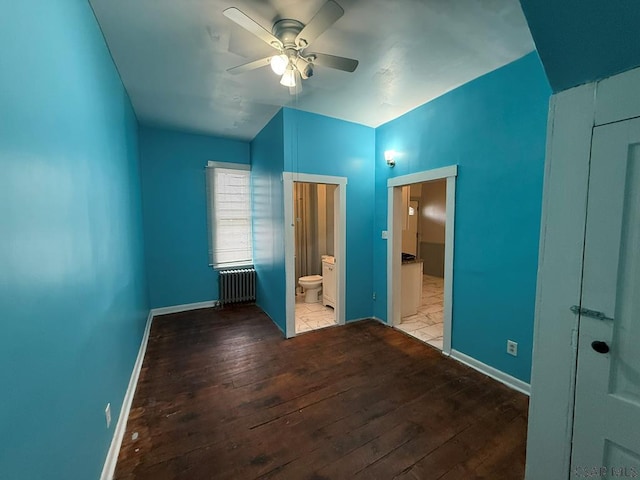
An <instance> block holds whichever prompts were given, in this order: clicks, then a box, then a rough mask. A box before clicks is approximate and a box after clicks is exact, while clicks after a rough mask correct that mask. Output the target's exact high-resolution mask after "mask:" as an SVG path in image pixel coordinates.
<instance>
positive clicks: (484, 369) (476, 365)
mask: <svg viewBox="0 0 640 480" xmlns="http://www.w3.org/2000/svg"><path fill="white" fill-rule="evenodd" d="M450 357H451V358H453V359H455V360H457V361H459V362H460V363H464V364H465V365H466V366H468V367H471V368H473V369H474V370H477V371H479V372H480V373H484V374H485V375H486V376H488V377H491V378H493V379H494V380H497V381H499V382H500V383H504V384H505V385H506V386H507V387H510V388H513V389H514V390H517V391H518V392H520V393H524V394H525V395H527V396H530V395H531V385H529V384H528V383H526V382H523V381H522V380H519V379H517V378H515V377H512V376H511V375H508V374H506V373H504V372H502V371H500V370H498V369H497V368H493V367H490V366H489V365H487V364H486V363H482V362H480V361H478V360H476V359H475V358H473V357H470V356H469V355H465V354H464V353H462V352H459V351H457V350H454V349H452V350H451V355H450Z"/></svg>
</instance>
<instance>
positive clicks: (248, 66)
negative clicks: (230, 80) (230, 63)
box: [227, 57, 271, 75]
mask: <svg viewBox="0 0 640 480" xmlns="http://www.w3.org/2000/svg"><path fill="white" fill-rule="evenodd" d="M270 63H271V57H265V58H261V59H260V60H254V61H253V62H249V63H244V64H242V65H238V66H237V67H232V68H228V69H227V72H229V73H233V74H234V75H237V74H238V73H244V72H248V71H249V70H255V69H256V68H260V67H266V66H267V65H269V64H270Z"/></svg>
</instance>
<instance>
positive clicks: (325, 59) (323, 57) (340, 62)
mask: <svg viewBox="0 0 640 480" xmlns="http://www.w3.org/2000/svg"><path fill="white" fill-rule="evenodd" d="M307 58H312V59H313V60H312V61H313V63H314V64H315V65H320V66H322V67H329V68H335V69H336V70H342V71H345V72H353V71H355V69H356V68H357V67H358V60H354V59H353V58H346V57H337V56H335V55H329V54H327V53H311V54H309V57H307Z"/></svg>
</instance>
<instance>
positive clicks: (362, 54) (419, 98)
mask: <svg viewBox="0 0 640 480" xmlns="http://www.w3.org/2000/svg"><path fill="white" fill-rule="evenodd" d="M337 1H338V3H339V4H340V5H341V6H342V7H343V8H344V10H345V14H344V16H343V17H342V18H341V19H339V20H338V21H337V22H336V23H335V24H334V25H333V26H332V27H331V28H330V29H329V30H327V31H326V32H325V33H324V34H322V35H321V36H320V37H319V38H318V39H317V40H316V41H315V42H314V43H313V44H312V45H311V48H309V50H308V51H316V52H323V53H330V54H334V55H340V56H345V57H350V58H355V59H358V60H359V61H360V65H359V66H358V69H357V70H356V71H355V72H354V73H345V72H342V71H336V70H331V69H327V68H322V67H320V66H317V67H316V68H315V75H314V76H313V77H312V78H310V79H309V80H305V81H304V83H303V86H304V90H303V92H302V93H301V94H300V95H299V96H290V95H289V91H288V89H287V88H285V87H283V86H281V85H280V84H279V78H278V77H277V76H276V75H275V74H274V73H273V72H272V71H271V69H270V68H269V67H268V66H267V67H264V68H261V69H259V70H253V71H250V72H246V73H244V74H240V75H231V74H229V73H227V72H226V69H227V68H230V67H233V66H236V65H239V64H242V63H246V62H248V61H250V60H255V59H258V58H262V57H266V56H268V55H270V54H272V53H273V52H274V50H273V49H271V48H270V47H269V46H268V45H266V44H265V43H263V42H261V41H260V40H259V39H258V38H256V37H254V36H253V35H251V34H250V33H248V32H246V31H244V30H243V29H242V28H240V27H239V26H237V25H236V24H234V23H233V22H232V21H231V20H229V19H227V18H226V17H225V16H223V14H222V11H223V10H224V9H225V8H228V7H232V6H234V7H237V8H239V9H240V10H242V11H243V12H244V13H246V14H247V15H249V16H250V17H251V18H253V19H254V20H255V21H257V22H258V23H259V24H261V25H262V26H263V27H265V28H266V29H267V30H271V25H272V24H273V22H274V21H276V20H278V19H280V18H295V19H297V20H300V21H301V22H302V23H307V22H308V21H309V20H310V19H311V18H312V17H313V15H314V14H315V13H316V11H317V10H319V9H320V7H321V6H322V5H323V4H324V2H325V0H307V1H300V0H298V1H292V0H265V1H257V0H236V1H224V0H90V2H91V5H92V6H93V9H94V11H95V13H96V16H97V18H98V21H99V23H100V26H101V28H102V30H103V32H104V35H105V38H106V40H107V43H108V45H109V48H110V49H111V52H112V54H113V57H114V60H115V62H116V65H117V66H118V69H119V71H120V74H121V76H122V79H123V81H124V84H125V86H126V88H127V91H128V92H129V95H130V96H131V100H132V102H133V106H134V109H135V111H136V114H137V115H138V118H139V119H140V121H141V123H143V124H146V125H156V126H163V127H167V128H172V129H178V130H185V131H190V132H197V133H207V134H213V135H219V136H225V137H232V138H240V139H246V140H248V139H252V138H253V137H254V136H255V135H256V134H257V133H258V132H259V131H260V130H261V129H262V127H263V126H264V125H265V124H266V123H267V122H268V121H269V119H270V118H271V117H272V116H273V115H274V114H275V113H276V112H277V111H278V109H279V108H280V107H281V106H291V107H294V108H298V109H301V110H305V111H309V112H314V113H319V114H323V115H328V116H331V117H336V118H340V119H344V120H349V121H353V122H357V123H361V124H364V125H369V126H372V127H377V126H378V125H381V124H383V123H385V122H388V121H389V120H392V119H394V118H396V117H398V116H400V115H402V114H403V113H405V112H407V111H409V110H411V109H413V108H415V107H417V106H419V105H422V104H423V103H425V102H428V101H429V100H432V99H434V98H436V97H438V96H440V95H442V94H443V93H445V92H447V91H449V90H452V89H454V88H456V87H458V86H460V85H462V84H464V83H467V82H468V81H470V80H473V79H474V78H477V77H479V76H481V75H483V74H485V73H487V72H489V71H492V70H495V69H496V68H499V67H501V66H503V65H505V64H507V63H510V62H512V61H513V60H516V59H518V58H520V57H522V56H523V55H525V54H527V53H529V52H531V51H532V50H533V49H534V44H533V40H532V39H531V35H530V33H529V29H528V27H527V22H526V20H525V18H524V15H523V13H522V10H521V8H520V3H519V2H518V0H337Z"/></svg>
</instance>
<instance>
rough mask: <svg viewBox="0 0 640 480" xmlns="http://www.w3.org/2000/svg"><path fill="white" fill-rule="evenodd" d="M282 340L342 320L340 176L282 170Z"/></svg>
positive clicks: (343, 180) (342, 181) (343, 237)
mask: <svg viewBox="0 0 640 480" xmlns="http://www.w3.org/2000/svg"><path fill="white" fill-rule="evenodd" d="M283 181H284V193H285V195H284V196H285V198H284V203H285V206H284V209H285V212H284V213H285V227H286V235H285V255H286V258H285V272H286V316H287V322H286V324H287V331H286V335H287V338H290V337H293V336H295V335H297V334H299V333H305V332H308V331H311V330H316V329H318V328H325V327H328V326H331V325H336V324H344V313H343V312H344V302H345V299H344V288H342V286H343V285H344V276H345V275H344V272H345V269H344V265H345V255H344V252H345V251H346V248H345V243H346V235H345V232H346V222H345V219H346V205H345V201H344V199H345V198H346V196H345V193H346V178H343V177H327V176H321V175H311V174H297V173H288V172H285V173H284V174H283Z"/></svg>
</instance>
